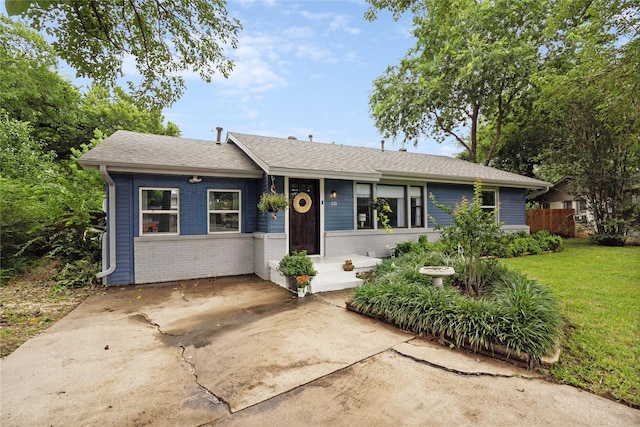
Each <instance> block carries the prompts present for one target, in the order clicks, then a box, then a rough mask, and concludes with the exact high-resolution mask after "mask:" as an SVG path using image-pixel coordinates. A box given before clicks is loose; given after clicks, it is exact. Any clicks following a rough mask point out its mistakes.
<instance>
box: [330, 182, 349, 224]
mask: <svg viewBox="0 0 640 427" xmlns="http://www.w3.org/2000/svg"><path fill="white" fill-rule="evenodd" d="M332 191H335V192H336V193H337V197H336V198H335V199H332V198H330V197H329V195H330V194H331V192H332ZM324 193H325V194H324V228H325V230H326V231H336V230H353V221H354V213H353V202H354V199H353V197H354V195H353V181H345V180H338V179H326V180H325V181H324Z"/></svg>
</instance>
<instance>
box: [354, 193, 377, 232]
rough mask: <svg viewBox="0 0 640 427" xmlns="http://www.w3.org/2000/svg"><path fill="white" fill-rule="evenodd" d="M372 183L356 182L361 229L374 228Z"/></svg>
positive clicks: (358, 221) (357, 211) (358, 217)
mask: <svg viewBox="0 0 640 427" xmlns="http://www.w3.org/2000/svg"><path fill="white" fill-rule="evenodd" d="M372 187H373V186H372V185H371V184H356V220H357V223H358V228H359V229H365V228H373V207H372V206H371V201H372V197H371V196H372V194H373V189H372Z"/></svg>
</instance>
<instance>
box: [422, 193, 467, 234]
mask: <svg viewBox="0 0 640 427" xmlns="http://www.w3.org/2000/svg"><path fill="white" fill-rule="evenodd" d="M431 194H433V195H434V196H435V199H436V202H438V203H439V204H442V205H445V206H455V205H456V204H460V202H461V201H462V197H463V196H464V197H466V198H467V199H468V200H472V199H473V186H472V185H456V184H439V183H438V184H427V196H430V195H431ZM427 217H428V218H429V223H428V225H429V227H434V226H435V225H436V224H437V225H441V226H447V225H451V215H450V214H448V213H446V212H445V211H443V210H442V209H439V208H438V207H436V206H435V205H434V203H433V200H431V199H430V198H429V199H428V200H427ZM434 219H435V224H434Z"/></svg>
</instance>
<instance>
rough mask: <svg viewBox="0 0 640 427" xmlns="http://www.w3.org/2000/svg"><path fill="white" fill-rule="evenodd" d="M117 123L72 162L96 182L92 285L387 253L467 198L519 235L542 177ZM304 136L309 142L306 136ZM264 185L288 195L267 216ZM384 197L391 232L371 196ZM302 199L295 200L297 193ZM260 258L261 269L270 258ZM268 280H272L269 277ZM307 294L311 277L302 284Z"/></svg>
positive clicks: (446, 218)
mask: <svg viewBox="0 0 640 427" xmlns="http://www.w3.org/2000/svg"><path fill="white" fill-rule="evenodd" d="M220 134H221V130H220V129H219V132H218V140H217V141H204V140H194V139H186V138H178V137H169V136H161V135H148V134H142V133H135V132H129V131H117V132H115V133H114V134H113V135H111V136H110V137H108V138H107V139H105V140H104V141H103V142H101V143H100V144H99V145H97V146H96V147H95V148H93V149H91V150H90V151H89V152H87V153H86V154H85V155H83V156H82V157H81V158H80V159H79V160H78V162H79V163H80V164H81V165H82V166H83V167H84V168H86V169H98V170H100V173H101V174H102V176H103V177H104V179H105V180H106V182H107V184H108V185H107V188H108V192H107V200H106V203H105V211H106V213H107V232H106V238H105V239H104V241H103V271H102V272H101V273H100V274H99V275H98V276H99V277H101V278H103V283H106V284H108V285H116V284H142V283H152V282H163V281H173V280H182V279H192V278H203V277H216V276H227V275H241V274H250V273H255V274H256V275H258V276H259V277H261V278H263V279H267V280H269V279H272V280H274V279H273V267H274V264H273V262H274V261H275V262H277V261H278V260H280V259H281V258H282V256H283V255H285V254H287V253H290V252H291V251H294V250H306V251H307V252H308V253H309V254H310V255H314V256H317V257H318V258H328V257H339V256H343V257H347V256H349V255H367V254H369V255H372V254H376V255H377V256H378V257H380V256H388V254H389V249H390V248H392V247H393V246H394V245H395V244H397V243H398V242H400V241H406V240H417V239H418V237H419V236H420V235H423V234H427V235H429V237H430V239H431V240H435V239H437V238H438V232H437V231H436V230H435V229H434V222H433V220H435V221H436V223H438V224H441V225H447V224H449V223H450V220H451V218H450V215H448V214H446V213H444V212H442V211H441V210H440V209H438V208H436V207H435V206H434V205H433V204H432V202H431V201H430V200H429V197H428V196H429V194H433V195H434V196H435V198H436V200H437V201H438V202H439V203H444V204H447V205H454V204H455V203H457V202H460V200H461V198H462V197H463V196H466V197H467V198H469V199H471V198H472V197H473V183H474V182H475V181H476V180H478V179H480V180H481V181H482V186H483V187H482V188H483V192H484V197H483V208H485V209H488V210H495V209H496V208H497V207H498V205H500V209H499V210H498V217H499V221H501V222H503V223H504V228H505V229H507V230H514V231H519V230H525V231H528V227H527V226H526V221H525V195H526V191H527V189H543V188H548V187H550V186H551V184H549V183H547V182H543V181H539V180H536V179H532V178H527V177H523V176H520V175H516V174H513V173H509V172H505V171H501V170H498V169H494V168H491V167H486V166H483V165H479V164H475V163H470V162H467V161H464V160H459V159H454V158H450V157H445V156H434V155H426V154H418V153H410V152H407V151H406V150H404V149H401V150H399V151H396V150H393V151H390V150H384V149H375V148H362V147H353V146H345V145H339V144H326V143H318V142H311V141H302V140H297V139H295V138H291V137H290V138H273V137H266V136H257V135H247V134H242V133H235V132H230V133H228V134H227V138H226V140H225V141H221V140H220V139H221V138H220ZM310 139H311V138H310ZM272 186H275V189H276V190H277V192H279V193H286V194H287V195H288V197H289V198H290V200H291V201H292V203H291V204H290V206H289V208H288V209H287V210H286V212H284V213H280V214H279V215H277V217H276V218H275V219H273V218H272V215H271V214H270V213H261V212H260V211H259V210H258V208H257V204H258V201H259V198H260V196H261V194H262V193H266V192H269V191H270V190H271V188H272ZM376 197H383V198H385V199H387V201H388V202H389V205H390V206H391V208H392V210H393V212H392V213H391V214H390V215H389V224H390V226H391V227H392V232H391V233H388V232H386V231H385V230H384V229H382V227H381V226H380V225H379V224H378V221H377V220H376V216H375V215H376V212H375V211H374V209H373V207H372V201H373V199H374V198H376ZM302 199H304V201H303V200H302ZM270 263H271V265H270ZM274 281H275V280H274ZM312 290H313V285H312Z"/></svg>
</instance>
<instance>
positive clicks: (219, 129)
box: [216, 126, 222, 144]
mask: <svg viewBox="0 0 640 427" xmlns="http://www.w3.org/2000/svg"><path fill="white" fill-rule="evenodd" d="M216 130H217V131H218V136H217V138H216V144H220V143H221V142H222V141H221V139H222V128H221V127H220V126H218V127H217V128H216Z"/></svg>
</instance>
